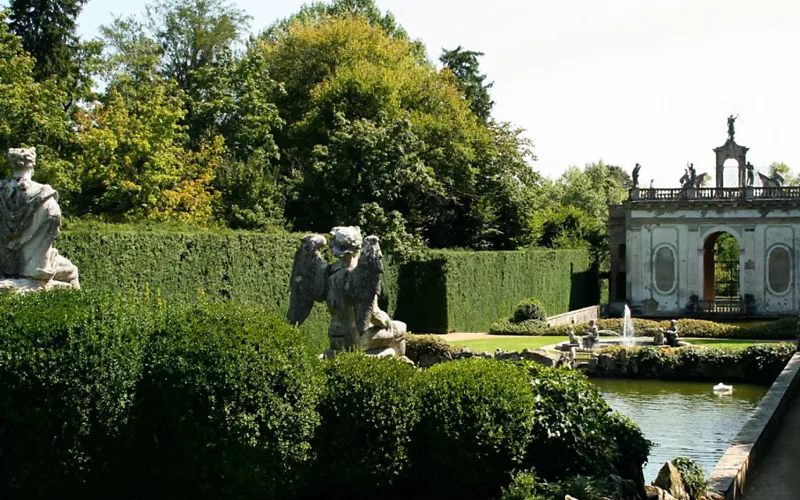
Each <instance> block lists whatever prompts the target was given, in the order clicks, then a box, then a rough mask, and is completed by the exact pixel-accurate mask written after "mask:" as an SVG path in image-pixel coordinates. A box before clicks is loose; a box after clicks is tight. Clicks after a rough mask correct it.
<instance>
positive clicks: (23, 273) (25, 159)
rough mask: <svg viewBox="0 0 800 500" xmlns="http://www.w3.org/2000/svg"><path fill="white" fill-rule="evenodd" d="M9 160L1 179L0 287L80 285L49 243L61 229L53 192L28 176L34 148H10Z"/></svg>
mask: <svg viewBox="0 0 800 500" xmlns="http://www.w3.org/2000/svg"><path fill="white" fill-rule="evenodd" d="M8 163H9V165H10V166H11V169H12V174H11V178H9V179H3V180H1V181H0V291H30V290H41V289H45V290H47V289H51V288H76V289H79V288H80V282H79V281H78V268H77V267H75V265H73V264H72V262H70V261H69V260H67V259H66V258H64V257H63V256H61V255H59V254H58V250H56V249H55V248H53V247H52V244H53V241H54V240H55V239H56V236H58V233H59V231H60V230H61V209H60V208H59V206H58V193H57V192H56V191H55V190H54V189H53V188H52V187H50V186H48V185H46V184H39V183H38V182H34V181H33V180H31V179H32V177H33V172H34V167H35V166H36V149H35V148H31V149H9V150H8ZM3 278H5V279H3Z"/></svg>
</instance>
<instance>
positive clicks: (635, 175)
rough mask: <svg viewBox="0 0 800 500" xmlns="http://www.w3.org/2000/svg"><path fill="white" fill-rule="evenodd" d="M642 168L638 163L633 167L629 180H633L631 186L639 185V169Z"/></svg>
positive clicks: (636, 186)
mask: <svg viewBox="0 0 800 500" xmlns="http://www.w3.org/2000/svg"><path fill="white" fill-rule="evenodd" d="M641 169H642V166H641V165H639V164H638V163H637V164H636V166H635V167H633V172H632V173H631V180H633V188H634V189H635V188H638V187H639V170H641Z"/></svg>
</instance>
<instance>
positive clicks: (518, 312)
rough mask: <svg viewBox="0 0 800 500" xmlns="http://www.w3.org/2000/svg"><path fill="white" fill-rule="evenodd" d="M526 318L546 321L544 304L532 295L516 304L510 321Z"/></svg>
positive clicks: (517, 321)
mask: <svg viewBox="0 0 800 500" xmlns="http://www.w3.org/2000/svg"><path fill="white" fill-rule="evenodd" d="M528 320H540V321H547V312H546V311H545V309H544V305H542V303H541V302H539V301H538V300H536V299H534V298H533V297H530V298H527V299H525V300H523V301H522V302H520V303H519V304H517V307H515V308H514V315H513V316H512V321H513V322H514V323H522V322H523V321H528Z"/></svg>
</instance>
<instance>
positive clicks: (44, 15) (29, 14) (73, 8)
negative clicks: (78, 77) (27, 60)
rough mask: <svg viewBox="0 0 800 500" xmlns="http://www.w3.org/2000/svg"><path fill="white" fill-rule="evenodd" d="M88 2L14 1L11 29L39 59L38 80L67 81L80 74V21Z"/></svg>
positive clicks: (37, 59)
mask: <svg viewBox="0 0 800 500" xmlns="http://www.w3.org/2000/svg"><path fill="white" fill-rule="evenodd" d="M85 3H86V0H11V3H10V5H9V9H10V14H9V19H10V23H9V26H10V28H11V32H12V33H14V34H16V35H17V36H19V37H21V38H22V46H23V47H24V48H25V50H26V51H27V52H28V53H29V54H31V55H32V56H33V57H34V58H35V59H36V66H35V68H34V75H35V76H36V78H37V80H40V81H41V80H44V79H46V78H50V77H55V78H57V79H60V80H66V79H68V78H70V77H71V76H73V75H74V74H75V72H76V68H75V60H74V59H75V53H76V50H77V45H78V39H77V36H76V35H75V29H76V27H77V24H76V20H77V18H78V14H80V12H81V9H83V5H84V4H85Z"/></svg>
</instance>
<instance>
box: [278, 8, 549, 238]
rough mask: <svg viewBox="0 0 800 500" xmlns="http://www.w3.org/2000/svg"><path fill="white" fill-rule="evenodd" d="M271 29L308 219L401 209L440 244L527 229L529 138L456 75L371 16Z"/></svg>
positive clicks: (293, 163)
mask: <svg viewBox="0 0 800 500" xmlns="http://www.w3.org/2000/svg"><path fill="white" fill-rule="evenodd" d="M262 40H263V41H264V45H263V50H264V54H265V57H266V59H267V61H268V73H269V74H270V76H271V77H272V78H274V79H275V80H276V81H278V82H279V83H280V85H281V87H280V88H281V89H282V92H281V93H280V94H275V97H274V99H275V102H276V104H277V106H278V111H279V113H280V116H281V118H282V119H283V120H284V122H285V124H286V125H285V126H284V127H283V128H282V129H281V130H280V131H275V137H276V143H277V144H278V146H279V148H280V150H281V158H280V163H281V170H282V176H283V177H284V178H286V179H288V181H289V185H288V186H287V189H288V191H289V193H290V195H289V198H288V199H287V204H286V216H287V219H289V220H290V221H291V222H292V224H293V225H294V227H295V228H296V229H302V230H315V231H327V230H329V228H330V227H331V226H334V225H340V224H346V223H347V224H352V223H357V222H358V221H359V220H362V219H363V220H368V219H369V220H378V219H381V220H389V219H391V225H392V226H393V227H395V228H397V226H398V221H403V222H400V224H404V226H405V227H404V229H403V231H404V232H405V233H406V234H415V235H421V236H423V237H424V238H425V239H427V240H428V241H429V242H430V244H431V245H433V246H436V247H448V246H450V247H452V246H461V247H472V248H509V247H513V245H514V244H516V243H514V242H516V241H525V239H526V236H523V235H522V233H525V232H526V231H528V228H529V224H528V223H527V219H529V217H530V216H529V214H528V213H526V212H527V210H528V208H524V207H529V206H530V204H529V203H528V198H529V196H530V195H529V194H528V193H527V190H528V189H529V188H530V187H531V185H532V183H533V182H535V175H534V174H533V172H532V170H531V169H530V167H529V166H528V164H527V161H528V160H531V159H533V157H532V155H529V154H528V153H529V148H528V144H527V142H526V141H525V140H524V139H523V138H522V136H521V134H520V133H519V132H518V131H516V130H513V128H511V127H509V126H506V125H498V126H491V127H490V126H487V125H486V124H485V123H483V122H481V121H480V120H477V119H476V117H475V115H474V114H473V113H472V111H471V110H470V109H469V105H468V103H467V101H466V100H465V99H464V98H463V97H462V95H461V94H460V93H459V91H458V89H457V88H456V87H455V84H454V79H453V77H452V75H451V74H450V73H449V72H448V71H443V72H439V71H437V70H436V69H435V68H434V67H433V65H431V64H429V63H427V62H421V61H420V59H419V57H418V55H417V53H416V52H415V50H416V49H415V47H414V46H413V44H412V43H410V42H409V41H407V40H405V39H401V38H393V37H390V36H388V35H387V34H386V32H385V30H384V28H382V27H381V26H377V25H373V24H371V23H370V21H369V20H368V19H365V18H362V17H360V16H327V17H322V18H320V20H319V21H318V22H316V23H303V22H300V21H298V22H297V23H296V24H292V25H291V29H287V30H283V31H280V32H277V34H275V36H274V38H270V37H269V36H267V37H264V38H262ZM376 204H377V207H378V208H379V209H380V210H379V211H378V210H373V209H372V208H368V207H375V205H376ZM372 212H375V213H378V215H376V216H375V217H372V218H371V219H370V216H369V213H372ZM393 214H394V215H393ZM386 224H389V223H388V222H387V223H386ZM398 231H399V229H398ZM403 231H399V232H403Z"/></svg>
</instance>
